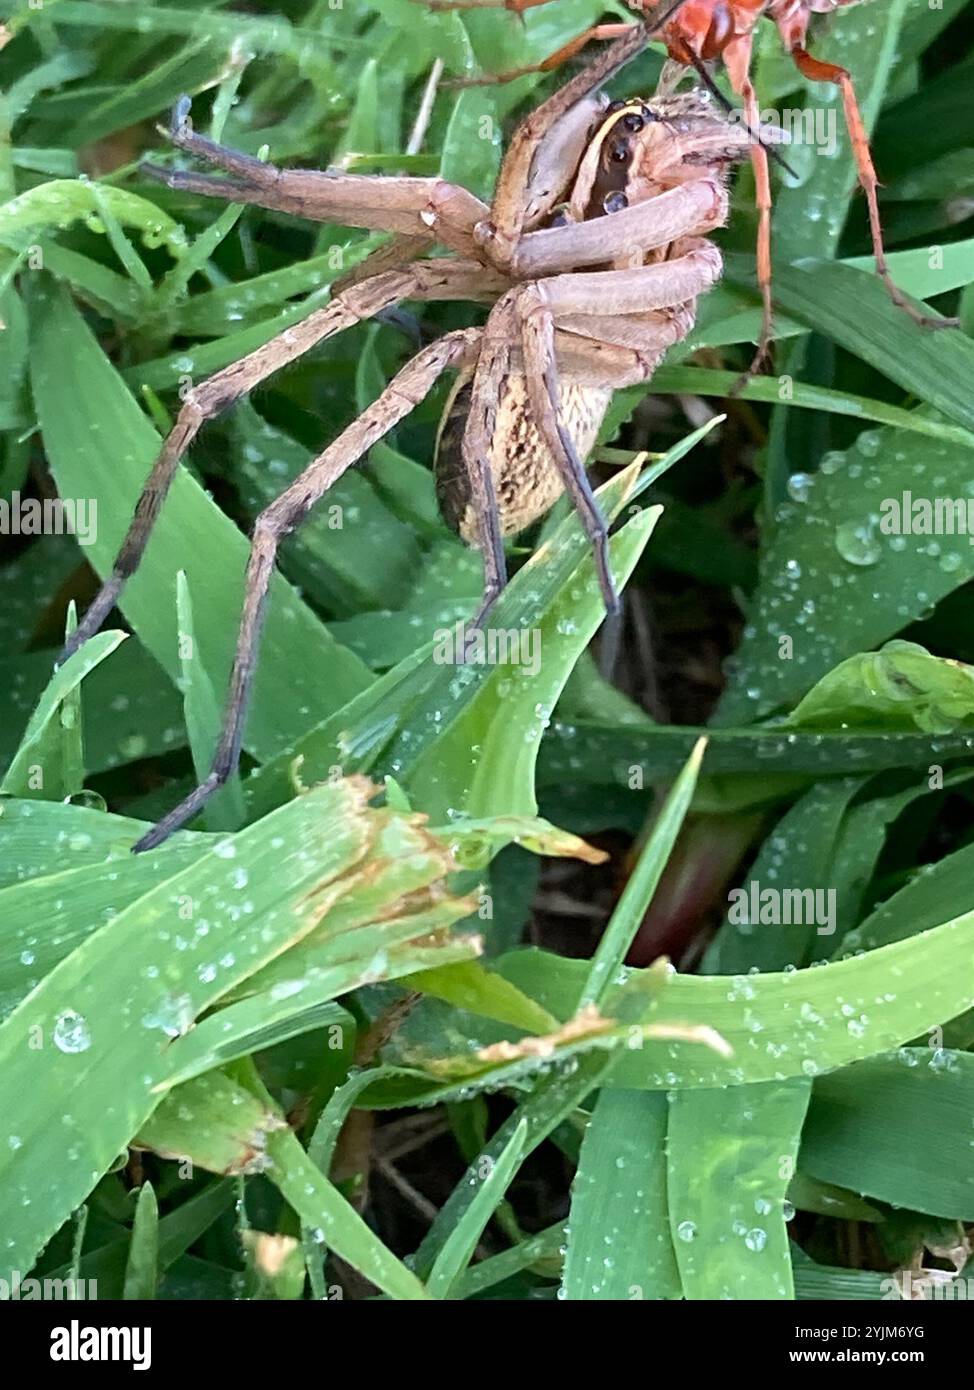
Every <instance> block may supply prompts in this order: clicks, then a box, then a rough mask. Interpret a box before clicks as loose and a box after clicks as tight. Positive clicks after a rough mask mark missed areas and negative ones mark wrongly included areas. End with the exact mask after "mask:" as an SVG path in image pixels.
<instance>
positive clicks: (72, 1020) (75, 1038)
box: [53, 1009, 91, 1052]
mask: <svg viewBox="0 0 974 1390" xmlns="http://www.w3.org/2000/svg"><path fill="white" fill-rule="evenodd" d="M53 1036H54V1046H55V1047H56V1048H58V1049H59V1051H61V1052H86V1051H87V1050H88V1048H89V1047H90V1046H91V1033H90V1032H89V1030H88V1021H87V1019H85V1018H83V1017H82V1015H81V1014H77V1013H75V1011H74V1009H65V1011H64V1013H63V1014H58V1016H57V1019H56V1021H55V1024H54V1035H53Z"/></svg>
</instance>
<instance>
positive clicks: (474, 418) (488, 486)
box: [460, 296, 511, 628]
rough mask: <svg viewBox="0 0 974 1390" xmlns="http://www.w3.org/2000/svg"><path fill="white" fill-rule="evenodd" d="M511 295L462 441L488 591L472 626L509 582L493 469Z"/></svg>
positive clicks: (498, 311)
mask: <svg viewBox="0 0 974 1390" xmlns="http://www.w3.org/2000/svg"><path fill="white" fill-rule="evenodd" d="M508 302H509V298H508V297H507V296H505V297H504V299H502V300H501V301H500V302H499V303H498V305H496V306H495V307H494V309H493V310H492V311H491V313H490V316H489V318H488V320H487V323H486V326H485V328H484V336H483V341H482V343H481V348H480V356H479V359H478V362H477V369H476V371H475V373H474V378H473V383H472V385H471V392H470V409H469V412H468V414H467V423H466V426H465V427H464V431H463V440H462V442H461V446H460V448H461V457H462V459H463V466H464V470H465V472H466V475H467V481H468V482H469V485H470V508H471V511H472V512H473V515H474V518H475V522H476V527H477V546H478V549H479V550H480V553H481V555H482V556H483V560H484V592H483V596H482V598H481V600H480V606H479V607H478V609H477V612H476V615H475V616H474V619H473V623H472V626H473V627H474V628H481V627H483V626H484V624H485V623H486V621H487V617H488V614H489V613H490V610H491V609H492V608H493V606H494V604H495V603H496V602H497V599H498V597H499V596H500V593H501V590H502V589H503V588H504V585H505V584H506V583H507V561H506V559H505V557H504V537H503V535H502V532H501V524H500V513H499V510H498V506H497V496H496V492H495V489H494V478H493V474H492V473H491V470H490V450H491V441H492V440H493V438H494V429H495V425H496V419H497V402H498V400H499V399H500V396H501V389H502V384H503V382H504V379H505V377H506V376H507V374H508V372H509V371H510V366H511V342H510V334H509V331H508V328H507V320H506V306H507V304H508Z"/></svg>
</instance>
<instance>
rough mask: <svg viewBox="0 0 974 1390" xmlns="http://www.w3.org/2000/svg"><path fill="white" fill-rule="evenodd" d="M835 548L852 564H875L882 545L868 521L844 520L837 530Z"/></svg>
mask: <svg viewBox="0 0 974 1390" xmlns="http://www.w3.org/2000/svg"><path fill="white" fill-rule="evenodd" d="M835 548H836V550H837V551H838V552H839V554H840V555H841V556H842V558H843V560H847V561H848V562H849V564H850V565H860V566H868V565H874V564H875V563H876V561H877V560H878V559H879V557H880V555H881V554H882V547H881V546H880V544H879V541H878V540H877V539H876V537H875V535H874V534H873V529H872V527H871V526H870V525H869V523H868V522H862V521H843V522H842V524H841V525H840V526H837V527H836V531H835Z"/></svg>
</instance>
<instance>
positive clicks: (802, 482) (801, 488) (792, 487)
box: [787, 473, 812, 502]
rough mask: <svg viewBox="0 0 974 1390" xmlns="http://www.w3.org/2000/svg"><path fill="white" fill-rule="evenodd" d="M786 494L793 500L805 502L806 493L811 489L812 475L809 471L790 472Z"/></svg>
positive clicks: (806, 499)
mask: <svg viewBox="0 0 974 1390" xmlns="http://www.w3.org/2000/svg"><path fill="white" fill-rule="evenodd" d="M787 488H788V496H789V497H790V498H791V500H792V501H793V502H807V501H808V494H809V493H810V492H811V490H812V475H811V474H810V473H792V475H791V477H790V478H789V479H788V483H787Z"/></svg>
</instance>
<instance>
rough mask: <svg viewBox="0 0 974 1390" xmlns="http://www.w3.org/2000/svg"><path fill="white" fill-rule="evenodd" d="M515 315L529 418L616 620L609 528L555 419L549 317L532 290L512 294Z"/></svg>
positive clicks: (556, 384) (552, 333)
mask: <svg viewBox="0 0 974 1390" xmlns="http://www.w3.org/2000/svg"><path fill="white" fill-rule="evenodd" d="M515 312H516V315H517V320H518V328H519V330H520V334H521V349H522V352H523V353H524V377H525V381H526V383H527V388H528V400H529V402H530V404H531V413H532V414H533V416H534V419H535V423H536V425H537V427H538V429H539V430H540V432H541V435H542V437H543V439H544V441H545V444H546V445H547V447H548V451H549V453H550V454H551V457H552V459H553V460H554V463H555V467H556V468H557V469H558V472H559V474H560V475H561V480H562V482H563V484H564V486H565V491H566V492H567V493H568V495H569V497H570V498H571V500H572V504H573V506H574V507H575V510H576V511H577V512H578V515H579V518H580V520H581V523H582V526H583V527H584V529H585V534H586V535H587V536H588V538H589V541H590V542H591V545H592V554H593V556H594V558H595V571H596V574H597V575H598V580H599V588H600V589H601V591H602V600H603V602H604V604H605V611H606V614H607V615H608V617H609V618H611V619H616V618H617V617H618V614H619V595H618V592H617V591H616V586H615V581H614V580H613V578H612V567H611V565H610V562H609V527H608V524H607V522H606V520H605V517H604V516H603V514H602V509H601V507H600V506H599V503H598V499H597V498H596V496H595V493H594V492H593V490H592V484H591V483H590V482H589V480H588V474H587V473H586V472H585V464H584V463H583V462H582V460H581V459H580V458H579V456H578V453H577V451H576V449H575V442H574V440H573V439H572V437H571V434H570V433H569V431H568V430H567V429H566V428H565V426H564V424H563V422H562V420H561V418H560V415H559V410H558V402H559V399H560V389H559V382H558V364H557V360H556V358H555V324H554V316H553V314H552V312H551V310H550V308H549V307H548V306H547V305H546V303H545V302H544V300H543V299H542V298H541V296H540V295H539V294H538V292H537V290H535V289H534V288H533V287H528V288H526V289H524V290H522V291H521V292H520V293H519V294H518V297H517V300H516V309H515Z"/></svg>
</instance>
